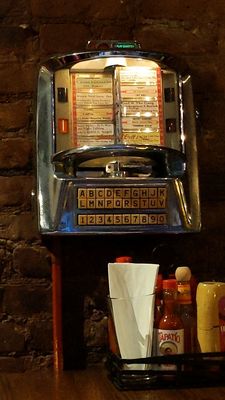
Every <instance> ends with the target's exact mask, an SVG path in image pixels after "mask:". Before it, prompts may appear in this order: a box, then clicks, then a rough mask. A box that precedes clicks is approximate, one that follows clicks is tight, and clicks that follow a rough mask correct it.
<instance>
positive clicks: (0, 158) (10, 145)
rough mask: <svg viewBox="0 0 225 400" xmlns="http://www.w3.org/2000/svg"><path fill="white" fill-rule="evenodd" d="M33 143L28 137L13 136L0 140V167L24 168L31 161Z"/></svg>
mask: <svg viewBox="0 0 225 400" xmlns="http://www.w3.org/2000/svg"><path fill="white" fill-rule="evenodd" d="M31 150H32V143H31V141H30V140H28V139H23V138H13V139H3V140H1V141H0V169H12V168H24V167H27V166H28V164H29V163H30V161H31Z"/></svg>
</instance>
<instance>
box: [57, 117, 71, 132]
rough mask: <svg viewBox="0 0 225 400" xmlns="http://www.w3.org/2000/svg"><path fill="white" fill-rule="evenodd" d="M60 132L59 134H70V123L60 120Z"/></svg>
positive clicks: (66, 120)
mask: <svg viewBox="0 0 225 400" xmlns="http://www.w3.org/2000/svg"><path fill="white" fill-rule="evenodd" d="M58 131H59V133H68V132H69V121H68V119H65V118H59V119H58Z"/></svg>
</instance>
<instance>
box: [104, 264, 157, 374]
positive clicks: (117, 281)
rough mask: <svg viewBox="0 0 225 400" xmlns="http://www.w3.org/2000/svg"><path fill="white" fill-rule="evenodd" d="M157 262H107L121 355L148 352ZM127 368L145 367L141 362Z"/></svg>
mask: <svg viewBox="0 0 225 400" xmlns="http://www.w3.org/2000/svg"><path fill="white" fill-rule="evenodd" d="M158 269H159V265H158V264H135V263H124V264H123V263H109V264H108V277H109V295H110V298H111V304H112V310H113V319H114V324H115V331H116V335H117V341H118V344H119V349H120V354H121V357H122V358H127V359H132V358H145V357H148V356H150V355H151V350H152V334H153V320H154V291H155V285H156V278H157V275H158ZM127 368H129V369H145V368H146V366H145V365H142V364H138V365H134V364H130V365H127Z"/></svg>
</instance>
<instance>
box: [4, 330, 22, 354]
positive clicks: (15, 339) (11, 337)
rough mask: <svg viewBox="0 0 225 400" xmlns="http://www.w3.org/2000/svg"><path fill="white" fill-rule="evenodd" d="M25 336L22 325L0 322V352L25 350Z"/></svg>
mask: <svg viewBox="0 0 225 400" xmlns="http://www.w3.org/2000/svg"><path fill="white" fill-rule="evenodd" d="M24 350H25V337H24V333H23V332H22V329H21V327H19V326H16V324H14V323H12V322H9V323H7V322H3V323H0V353H7V352H23V351H24Z"/></svg>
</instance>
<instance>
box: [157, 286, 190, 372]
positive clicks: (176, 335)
mask: <svg viewBox="0 0 225 400" xmlns="http://www.w3.org/2000/svg"><path fill="white" fill-rule="evenodd" d="M183 352H184V326H183V322H182V320H181V318H180V317H179V315H178V314H177V282H176V279H167V280H163V315H162V317H161V319H160V321H159V324H158V335H157V354H158V356H168V355H172V354H182V353H183ZM161 367H162V369H168V370H171V369H172V370H173V369H176V365H174V364H164V363H163V365H161Z"/></svg>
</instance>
